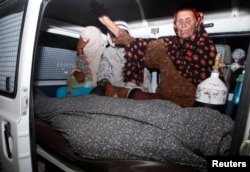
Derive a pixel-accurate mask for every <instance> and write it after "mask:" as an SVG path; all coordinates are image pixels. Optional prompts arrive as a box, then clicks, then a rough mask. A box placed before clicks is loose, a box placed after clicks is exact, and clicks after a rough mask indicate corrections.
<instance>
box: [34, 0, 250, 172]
mask: <svg viewBox="0 0 250 172" xmlns="http://www.w3.org/2000/svg"><path fill="white" fill-rule="evenodd" d="M103 2H104V6H105V8H107V9H108V11H107V12H108V15H109V16H110V18H112V20H124V21H126V22H127V23H128V25H129V29H130V32H131V35H133V36H134V37H143V38H159V37H162V36H168V35H174V31H173V25H172V24H173V12H174V9H175V8H176V7H177V6H179V5H181V4H182V3H184V1H178V2H177V1H165V0H157V1H150V0H123V1H111V0H103ZM185 2H186V1H185ZM189 2H190V3H191V4H193V5H194V7H195V8H196V9H197V10H199V11H203V12H204V16H205V18H204V21H205V24H208V25H207V28H206V30H207V32H208V33H209V35H210V37H211V38H212V39H213V40H214V42H215V44H216V49H217V52H218V53H219V54H221V55H222V61H223V62H224V63H225V64H226V65H227V67H225V68H224V69H222V70H223V72H224V76H225V79H226V82H227V86H228V101H227V103H226V104H225V105H224V108H225V109H224V113H225V115H228V116H230V117H231V118H233V120H234V121H235V122H236V123H235V124H237V122H238V121H242V120H243V119H242V118H241V119H240V117H239V116H243V115H241V113H243V112H240V111H237V110H238V109H232V106H233V104H232V98H233V94H234V91H235V89H236V85H237V81H236V79H237V77H238V76H239V74H241V73H242V72H243V71H245V70H247V69H246V65H247V61H249V58H250V57H249V56H250V52H249V51H250V42H249V40H250V25H249V22H248V21H249V20H250V1H244V2H243V1H234V0H232V1H227V0H223V1H220V3H213V2H212V1H202V2H201V1H198V0H190V1H189ZM214 4H216V5H214ZM41 15H42V19H41V27H40V31H39V37H38V41H37V48H36V56H35V65H34V72H33V78H34V82H33V83H34V88H39V90H40V91H42V92H43V93H44V94H45V95H46V96H48V97H54V98H55V97H56V96H57V95H56V93H57V90H58V88H60V87H65V86H66V80H67V78H68V77H69V75H70V74H71V71H72V67H73V65H74V63H75V58H76V44H77V41H78V39H79V34H80V32H81V31H82V30H83V29H84V27H86V26H89V25H93V26H96V27H98V28H100V29H101V31H102V32H103V38H104V39H106V32H107V29H106V28H105V27H104V26H103V25H102V24H101V23H100V22H99V21H98V19H97V17H96V16H95V15H94V14H93V13H92V12H91V8H90V6H89V1H83V0H74V1H68V0H51V1H48V3H47V4H46V5H45V10H44V12H43V14H41ZM247 23H248V24H247ZM239 51H240V52H244V54H243V55H242V57H241V59H239V60H238V61H237V62H236V61H235V59H234V58H233V54H235V53H237V52H239ZM236 63H237V65H236ZM232 64H233V65H234V66H233V65H232ZM235 65H236V66H235ZM233 67H234V68H233ZM151 74H152V86H153V87H156V85H157V82H158V77H160V75H159V73H157V71H151ZM247 75H248V74H247ZM245 77H247V76H245ZM244 84H245V85H246V84H248V83H247V81H244ZM34 94H36V91H35V89H34ZM58 99H59V98H58ZM242 99H243V100H246V102H245V103H247V102H248V101H249V100H248V98H246V97H245V98H244V97H243V98H242ZM243 100H242V101H243ZM242 101H241V102H240V104H239V105H237V107H238V108H241V109H243V107H245V106H249V104H248V105H244V103H243V102H242ZM246 115H247V114H244V116H245V117H244V118H245V121H246V118H247V117H246ZM238 118H239V119H238ZM35 119H36V137H37V138H36V139H37V140H36V141H37V144H38V146H37V153H38V159H39V160H40V161H41V162H43V163H45V164H47V165H48V164H51V166H55V167H56V168H59V169H61V170H62V171H71V170H73V171H74V170H76V171H78V170H80V171H85V170H86V171H109V170H112V171H119V172H121V171H136V170H143V171H147V170H148V171H152V169H153V170H155V171H174V170H177V169H178V170H180V171H196V169H193V168H190V167H187V166H181V165H176V164H172V163H167V162H160V161H154V160H152V161H150V160H147V161H146V160H123V161H119V160H91V159H87V158H82V157H80V156H78V154H77V152H74V151H72V148H71V146H70V145H69V143H68V142H67V140H66V139H65V138H64V137H62V135H61V134H60V132H58V131H56V130H54V129H53V128H52V127H51V126H50V125H49V124H48V123H46V122H44V121H43V120H41V119H38V118H35ZM235 126H236V125H235ZM236 129H238V132H240V133H242V134H240V135H237V134H236V133H233V139H234V140H233V143H232V146H231V147H232V150H231V152H230V153H231V154H238V151H237V150H238V147H239V145H240V143H241V141H242V139H243V137H244V134H243V131H242V130H243V128H242V126H236ZM52 164H53V165H52ZM146 167H149V168H146Z"/></svg>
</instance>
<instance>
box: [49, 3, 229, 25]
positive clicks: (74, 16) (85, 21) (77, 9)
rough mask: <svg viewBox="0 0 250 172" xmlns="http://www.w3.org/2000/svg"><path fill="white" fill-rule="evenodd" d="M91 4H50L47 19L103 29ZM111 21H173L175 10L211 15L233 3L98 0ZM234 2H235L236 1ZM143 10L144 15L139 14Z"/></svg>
mask: <svg viewBox="0 0 250 172" xmlns="http://www.w3.org/2000/svg"><path fill="white" fill-rule="evenodd" d="M90 1H91V0H72V1H70V0H51V2H50V3H49V4H48V6H47V8H46V10H45V17H46V18H51V19H56V20H59V21H63V22H67V23H72V24H76V25H80V26H87V25H95V26H98V27H101V24H100V23H99V21H98V20H97V17H96V16H95V15H94V14H93V13H92V12H91V9H90ZM97 1H98V2H100V3H104V8H105V9H106V11H107V14H108V15H109V16H110V17H111V19H112V20H124V21H127V22H132V21H137V20H142V19H143V18H144V17H145V18H146V19H153V18H162V17H171V16H173V12H174V9H175V8H177V7H178V6H180V5H183V4H188V5H191V6H193V7H195V8H196V9H197V10H199V11H203V12H212V11H218V10H226V9H227V10H230V9H231V6H232V4H234V3H231V1H230V0H219V1H218V0H210V1H202V0H97ZM233 1H234V0H233ZM140 7H142V8H141V9H142V11H140Z"/></svg>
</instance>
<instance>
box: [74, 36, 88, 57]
mask: <svg viewBox="0 0 250 172" xmlns="http://www.w3.org/2000/svg"><path fill="white" fill-rule="evenodd" d="M88 42H89V40H88V39H87V40H84V39H83V38H82V37H81V36H80V38H79V40H78V43H77V48H76V50H77V54H78V55H80V54H83V48H84V47H85V46H86V45H87V44H88Z"/></svg>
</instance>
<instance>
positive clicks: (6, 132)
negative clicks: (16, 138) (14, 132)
mask: <svg viewBox="0 0 250 172" xmlns="http://www.w3.org/2000/svg"><path fill="white" fill-rule="evenodd" d="M10 128H11V127H10V123H9V122H8V123H6V124H5V125H4V137H5V144H6V149H7V154H8V157H9V158H12V153H11V150H10V146H12V145H10V144H12V142H11V140H12V138H11V129H10Z"/></svg>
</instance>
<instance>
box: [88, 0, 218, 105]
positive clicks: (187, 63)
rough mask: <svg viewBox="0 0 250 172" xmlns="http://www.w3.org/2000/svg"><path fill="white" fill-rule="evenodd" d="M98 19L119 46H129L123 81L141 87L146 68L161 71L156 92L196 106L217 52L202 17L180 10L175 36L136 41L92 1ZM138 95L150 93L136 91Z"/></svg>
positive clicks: (136, 39) (177, 16) (179, 102)
mask: <svg viewBox="0 0 250 172" xmlns="http://www.w3.org/2000/svg"><path fill="white" fill-rule="evenodd" d="M91 6H92V8H93V9H94V10H95V11H96V12H97V15H98V18H99V20H100V22H101V23H102V24H104V25H105V26H106V27H107V28H108V29H109V30H110V31H112V32H113V33H114V35H115V36H116V38H115V42H116V44H122V45H125V46H126V52H127V54H126V58H127V63H126V64H125V68H124V80H125V81H130V82H134V83H136V84H138V85H140V84H141V83H142V82H143V69H144V66H146V67H148V68H156V69H159V71H160V84H159V86H158V87H157V89H156V93H158V94H161V95H162V97H163V98H164V99H166V100H170V101H172V102H175V103H177V104H179V105H180V106H182V107H189V106H193V105H194V100H195V91H196V86H197V85H198V84H199V83H200V82H201V81H203V80H205V79H206V78H207V77H209V76H210V72H211V70H212V67H213V65H214V59H215V56H216V49H215V45H214V43H213V41H212V40H211V39H210V38H209V37H208V34H207V32H206V31H205V29H204V26H203V15H202V13H199V12H197V11H196V10H195V9H192V8H179V9H177V10H176V12H175V16H174V30H175V32H176V36H166V37H161V38H159V39H145V38H134V37H132V36H131V35H129V34H128V33H126V32H124V31H122V30H121V29H119V28H118V27H117V26H116V25H115V24H114V23H113V22H112V20H111V19H110V18H109V17H108V16H106V15H104V14H103V13H102V12H103V11H104V10H101V8H103V7H102V5H101V4H98V3H97V2H96V1H91ZM138 71H139V74H138ZM136 94H147V93H140V92H138V93H137V92H135V95H134V96H135V97H136Z"/></svg>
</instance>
